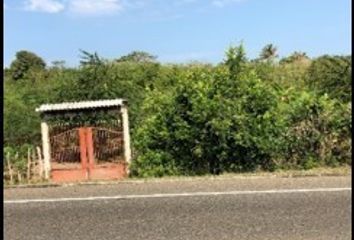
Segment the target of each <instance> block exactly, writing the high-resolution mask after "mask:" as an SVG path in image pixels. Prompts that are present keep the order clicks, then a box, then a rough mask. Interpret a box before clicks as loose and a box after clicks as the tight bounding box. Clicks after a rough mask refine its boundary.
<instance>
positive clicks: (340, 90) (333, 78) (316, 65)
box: [307, 55, 352, 102]
mask: <svg viewBox="0 0 354 240" xmlns="http://www.w3.org/2000/svg"><path fill="white" fill-rule="evenodd" d="M351 63H352V58H351V56H329V55H324V56H321V57H319V58H317V59H315V60H314V61H312V63H311V65H310V67H309V69H308V79H307V83H308V85H309V86H310V87H311V88H312V89H313V90H316V91H317V92H319V93H320V94H325V93H327V94H328V95H329V96H330V97H333V98H338V99H341V100H342V101H344V102H348V101H350V99H351V95H352V90H351V88H352V80H351V78H352V67H351Z"/></svg>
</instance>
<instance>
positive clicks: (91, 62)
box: [80, 49, 103, 66]
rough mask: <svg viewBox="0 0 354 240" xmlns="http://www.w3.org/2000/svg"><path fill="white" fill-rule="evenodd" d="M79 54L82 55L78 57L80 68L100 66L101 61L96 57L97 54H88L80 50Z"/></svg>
mask: <svg viewBox="0 0 354 240" xmlns="http://www.w3.org/2000/svg"><path fill="white" fill-rule="evenodd" d="M80 52H81V54H82V55H80V58H81V60H80V64H81V66H95V65H101V64H102V63H103V60H102V59H101V58H100V57H99V56H98V54H97V52H94V53H89V52H87V51H84V50H81V49H80Z"/></svg>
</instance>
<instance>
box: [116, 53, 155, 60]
mask: <svg viewBox="0 0 354 240" xmlns="http://www.w3.org/2000/svg"><path fill="white" fill-rule="evenodd" d="M156 58H157V57H156V56H153V55H151V54H150V53H147V52H144V51H133V52H131V53H129V54H128V55H125V56H122V57H120V58H118V59H117V60H116V61H117V62H137V63H146V62H156Z"/></svg>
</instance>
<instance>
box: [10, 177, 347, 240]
mask: <svg viewBox="0 0 354 240" xmlns="http://www.w3.org/2000/svg"><path fill="white" fill-rule="evenodd" d="M4 195H5V203H4V237H5V239H9V240H10V239H26V240H27V239H28V240H31V239H45V240H48V239H53V240H55V239H65V240H66V239H73V240H76V239H85V240H87V239H154V240H155V239H156V240H157V239H213V240H215V239H217V240H221V239H289V240H292V239H311V240H316V239H321V240H326V239H351V211H352V210H351V177H350V176H345V177H305V178H269V177H266V178H252V177H251V178H233V179H219V180H196V181H174V182H169V181H161V182H148V183H120V184H110V185H92V186H70V187H53V188H26V189H6V190H5V191H4Z"/></svg>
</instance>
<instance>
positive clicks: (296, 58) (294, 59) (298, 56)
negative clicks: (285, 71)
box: [279, 51, 310, 64]
mask: <svg viewBox="0 0 354 240" xmlns="http://www.w3.org/2000/svg"><path fill="white" fill-rule="evenodd" d="M309 62H310V58H309V57H308V56H307V54H306V53H305V52H297V51H295V52H294V53H292V54H291V55H290V56H288V57H285V58H282V59H281V60H280V61H279V63H280V64H289V63H299V64H301V63H303V64H308V63H309Z"/></svg>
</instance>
